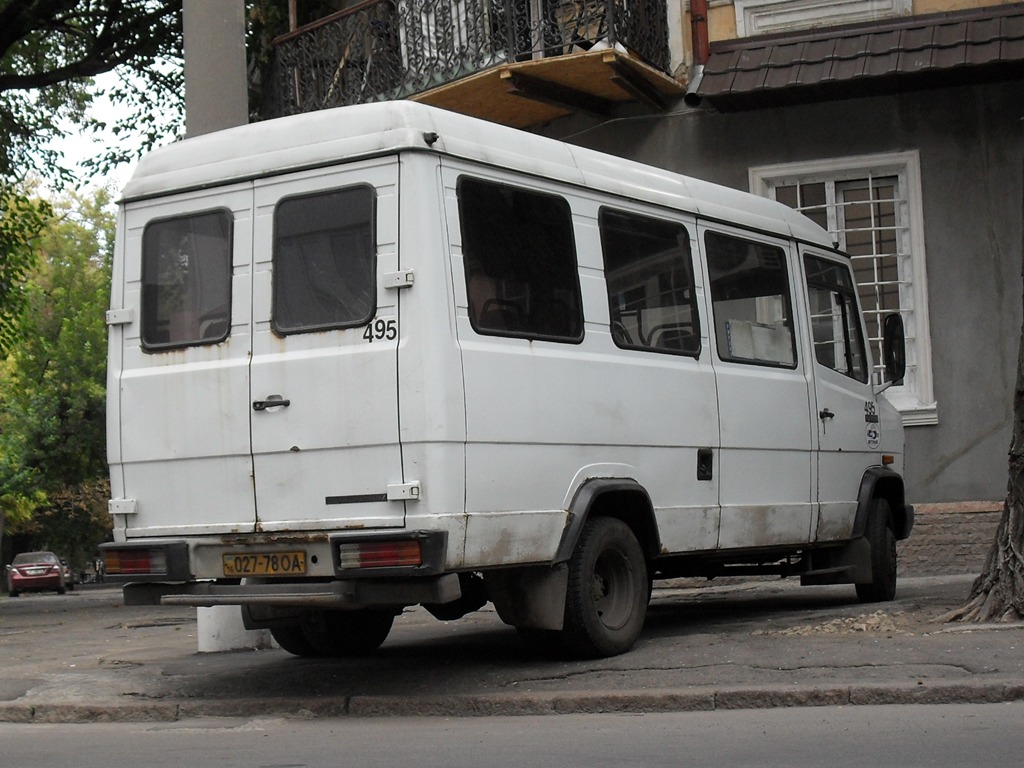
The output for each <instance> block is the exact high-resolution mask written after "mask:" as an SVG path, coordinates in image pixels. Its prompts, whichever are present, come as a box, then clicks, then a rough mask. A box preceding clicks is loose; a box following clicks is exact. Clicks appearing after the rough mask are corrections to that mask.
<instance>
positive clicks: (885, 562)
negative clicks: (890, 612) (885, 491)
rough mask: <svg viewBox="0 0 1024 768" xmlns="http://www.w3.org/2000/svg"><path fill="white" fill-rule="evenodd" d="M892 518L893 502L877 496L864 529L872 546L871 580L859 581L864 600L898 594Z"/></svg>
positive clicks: (883, 599) (885, 599) (886, 599)
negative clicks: (891, 506)
mask: <svg viewBox="0 0 1024 768" xmlns="http://www.w3.org/2000/svg"><path fill="white" fill-rule="evenodd" d="M890 518H891V515H890V512H889V503H888V502H887V501H886V500H885V499H875V500H874V501H873V502H872V504H871V510H870V512H869V513H868V522H867V527H866V528H865V531H864V537H865V538H866V539H867V540H868V544H869V545H870V548H871V581H869V582H865V583H861V584H857V585H856V588H857V598H858V599H859V600H860V601H861V602H862V603H885V602H889V601H890V600H892V599H893V598H894V597H896V572H897V564H896V536H895V535H894V534H893V532H892V528H891V527H890V526H889V521H890Z"/></svg>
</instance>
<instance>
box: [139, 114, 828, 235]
mask: <svg viewBox="0 0 1024 768" xmlns="http://www.w3.org/2000/svg"><path fill="white" fill-rule="evenodd" d="M400 151H433V152H437V153H440V154H445V155H451V156H454V157H459V158H463V159H466V160H472V161H476V162H481V163H485V164H488V165H492V166H496V167H500V168H511V169H514V170H516V171H519V172H522V173H527V174H531V175H534V176H538V177H541V178H547V179H552V180H557V181H562V182H566V183H569V184H575V185H580V186H584V187H587V188H589V189H593V190H601V191H604V192H608V193H611V194H615V195H622V196H625V197H629V198H635V199H640V200H645V201H648V202H651V203H654V204H658V205H664V206H666V207H669V208H674V209H678V210H684V211H688V212H690V213H693V214H696V215H698V216H704V217H707V218H712V219H718V220H724V221H729V222H735V223H736V224H739V225H741V226H744V227H749V228H752V229H758V230H762V231H766V232H774V233H778V234H780V235H786V236H792V237H795V238H797V239H800V240H806V241H810V242H814V243H819V244H821V245H823V246H826V247H827V246H830V245H831V241H830V239H829V237H828V234H827V233H826V232H825V230H823V229H821V228H820V227H819V226H818V225H817V224H815V223H814V222H812V221H811V220H810V219H808V218H807V217H805V216H803V215H802V214H800V213H797V212H796V211H794V210H793V209H791V208H789V207H788V206H785V205H782V204H780V203H776V202H774V201H772V200H768V199H767V198H762V197H758V196H756V195H751V194H748V193H746V192H740V191H738V190H735V189H732V188H729V187H724V186H720V185H718V184H712V183H710V182H706V181H701V180H699V179H694V178H691V177H688V176H682V175H680V174H676V173H673V172H671V171H666V170H663V169H660V168H655V167H653V166H649V165H644V164H642V163H637V162H634V161H631V160H624V159H622V158H619V157H615V156H612V155H607V154H604V153H602V152H597V151H595V150H591V149H586V148H583V147H578V146H574V145H571V144H567V143H565V142H562V141H558V140H555V139H550V138H547V137H544V136H538V135H536V134H531V133H527V132H525V131H520V130H517V129H515V128H509V127H507V126H502V125H498V124H495V123H490V122H487V121H485V120H479V119H477V118H473V117H468V116H466V115H460V114H458V113H455V112H449V111H447V110H443V109H438V108H436V107H431V106H427V105H425V104H417V103H415V102H411V101H395V102H378V103H373V104H360V105H356V106H350V107H340V108H337V109H326V110H321V111H317V112H309V113H305V114H301V115H293V116H290V117H281V118H277V119H274V120H266V121H263V122H258V123H251V124H249V125H243V126H239V127H237V128H229V129H227V130H223V131H217V132H216V133H209V134H205V135H203V136H197V137H196V138H192V139H186V140H184V141H180V142H176V143H174V144H171V145H169V146H166V147H162V148H160V149H157V150H154V151H153V152H151V153H149V154H148V155H146V156H145V157H143V158H142V160H141V161H140V162H139V165H138V167H137V168H136V170H135V173H134V174H133V175H132V177H131V179H130V180H129V182H128V184H127V185H126V186H125V189H124V194H123V199H124V200H125V201H131V200H136V199H141V198H151V197H159V196H163V195H167V194H172V193H177V192H183V191H186V190H192V189H203V188H208V187H214V186H221V185H224V184H229V183H234V182H240V181H245V180H249V179H255V178H260V177H264V176H273V175H279V174H283V173H288V172H292V171H298V170H301V169H306V168H315V167H321V166H330V165H334V164H337V163H339V162H347V161H349V160H352V159H354V158H359V157H372V156H375V155H383V154H391V153H395V152H400Z"/></svg>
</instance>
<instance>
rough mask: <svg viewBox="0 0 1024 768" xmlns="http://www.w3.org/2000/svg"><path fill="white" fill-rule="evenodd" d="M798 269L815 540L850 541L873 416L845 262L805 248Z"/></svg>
mask: <svg viewBox="0 0 1024 768" xmlns="http://www.w3.org/2000/svg"><path fill="white" fill-rule="evenodd" d="M803 265H804V273H805V277H806V282H807V299H808V307H809V312H810V328H811V336H812V345H813V348H814V397H815V403H816V408H815V415H816V417H817V430H818V447H819V451H818V472H817V475H818V489H817V495H818V500H819V502H820V512H819V518H818V524H817V531H816V534H815V539H816V540H817V541H833V540H840V539H845V538H849V536H850V535H851V534H852V531H853V522H854V517H855V514H856V511H857V493H858V491H859V489H860V481H861V477H862V475H863V474H864V471H865V470H866V469H867V468H868V467H869V466H871V465H873V464H877V463H878V460H879V456H878V454H879V452H880V440H881V435H880V431H879V414H878V410H877V406H876V402H875V396H874V392H873V391H872V387H871V380H870V372H871V366H870V362H869V359H868V355H867V352H866V349H865V347H866V345H865V332H864V323H863V319H862V316H861V313H860V309H859V307H858V302H857V288H856V284H855V283H854V280H853V273H852V272H851V268H850V262H849V260H848V259H844V258H842V257H839V256H836V255H835V254H830V253H827V252H825V251H816V250H812V249H809V248H805V249H804V250H803Z"/></svg>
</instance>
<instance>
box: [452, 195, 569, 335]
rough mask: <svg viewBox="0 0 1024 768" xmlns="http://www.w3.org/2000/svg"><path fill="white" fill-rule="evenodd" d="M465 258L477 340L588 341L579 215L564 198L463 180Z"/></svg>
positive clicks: (472, 321) (459, 196)
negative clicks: (576, 232)
mask: <svg viewBox="0 0 1024 768" xmlns="http://www.w3.org/2000/svg"><path fill="white" fill-rule="evenodd" d="M458 198H459V217H460V219H461V221H462V257H463V262H464V264H465V270H466V290H467V293H468V295H469V319H470V322H471V323H472V324H473V329H474V330H475V331H476V332H477V333H482V334H490V335H501V336H522V337H527V338H538V339H549V340H552V341H571V342H578V341H580V340H581V339H582V338H583V313H582V301H581V299H580V285H579V275H578V272H577V267H576V248H575V241H574V239H573V229H572V213H571V211H570V209H569V204H568V203H567V202H566V201H565V200H564V199H562V198H561V197H558V196H556V195H551V194H543V193H540V192H533V191H530V190H525V189H519V188H516V187H512V186H508V185H506V184H495V183H493V182H488V181H481V180H479V179H471V178H465V177H463V178H460V179H459V184H458Z"/></svg>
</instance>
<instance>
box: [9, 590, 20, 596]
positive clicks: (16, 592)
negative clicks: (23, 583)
mask: <svg viewBox="0 0 1024 768" xmlns="http://www.w3.org/2000/svg"><path fill="white" fill-rule="evenodd" d="M8 594H9V595H10V596H11V597H18V596H19V595H20V594H21V592H19V591H18V590H16V589H12V590H11V591H10V592H9V593H8Z"/></svg>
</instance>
